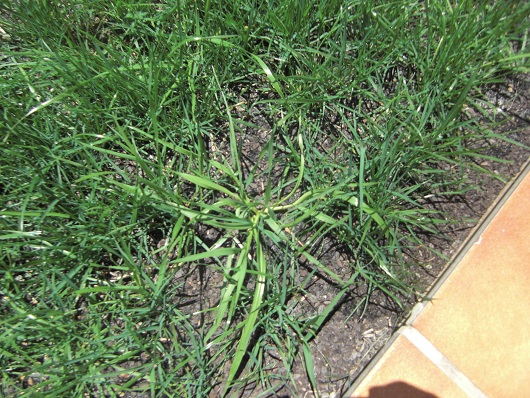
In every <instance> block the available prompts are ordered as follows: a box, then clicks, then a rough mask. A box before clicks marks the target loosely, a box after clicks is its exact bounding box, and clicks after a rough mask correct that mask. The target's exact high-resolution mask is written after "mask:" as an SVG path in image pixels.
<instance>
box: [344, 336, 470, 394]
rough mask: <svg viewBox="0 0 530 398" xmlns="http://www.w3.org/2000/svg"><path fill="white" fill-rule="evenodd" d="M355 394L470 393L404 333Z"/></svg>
mask: <svg viewBox="0 0 530 398" xmlns="http://www.w3.org/2000/svg"><path fill="white" fill-rule="evenodd" d="M351 397H352V398H353V397H363V398H389V397H391V398H465V397H466V395H465V394H464V393H463V392H462V391H461V390H460V389H459V388H458V386H456V384H454V383H453V382H452V381H451V380H450V379H449V378H448V377H446V376H445V374H444V373H443V372H442V371H441V370H439V369H438V368H437V367H436V366H435V365H434V364H432V363H431V362H430V361H429V360H428V359H427V357H425V355H423V354H422V353H421V352H420V351H419V350H418V349H417V348H416V347H415V346H414V345H412V344H411V343H410V342H409V341H408V340H407V339H406V338H405V337H403V336H402V335H400V336H398V338H397V339H396V341H394V343H393V344H392V346H391V347H390V348H389V349H388V350H387V351H386V353H385V354H384V356H383V357H382V358H381V360H380V361H379V362H378V363H377V364H376V366H375V367H374V369H372V371H371V372H370V373H369V374H368V376H367V377H366V378H365V379H364V380H363V382H362V383H361V384H360V385H359V387H358V388H357V389H356V390H355V392H354V393H353V395H351Z"/></svg>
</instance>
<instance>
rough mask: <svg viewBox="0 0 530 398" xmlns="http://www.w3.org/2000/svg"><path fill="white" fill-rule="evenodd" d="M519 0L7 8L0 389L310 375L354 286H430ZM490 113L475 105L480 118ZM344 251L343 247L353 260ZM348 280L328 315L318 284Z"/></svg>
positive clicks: (263, 387) (514, 59) (1, 54)
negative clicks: (315, 296)
mask: <svg viewBox="0 0 530 398" xmlns="http://www.w3.org/2000/svg"><path fill="white" fill-rule="evenodd" d="M528 15H530V5H529V4H528V3H527V2H521V1H508V0H507V1H472V0H462V1H459V2H455V1H446V0H430V1H419V0H417V1H413V0H400V1H346V0H343V1H340V0H320V1H304V0H297V1H295V0H267V1H261V2H257V1H256V2H255V1H252V0H232V1H224V2H217V1H213V2H212V1H209V0H202V1H200V0H194V1H191V0H180V1H176V2H171V1H158V2H152V3H150V2H145V3H140V2H136V1H132V0H116V1H109V0H107V1H101V0H78V1H72V2H69V1H64V0H49V1H46V0H38V1H29V0H20V1H14V0H6V1H3V2H2V3H1V4H0V28H1V29H0V39H1V41H0V76H1V78H0V107H1V108H0V109H1V111H2V112H1V116H0V245H1V252H0V315H1V318H0V325H1V327H0V373H1V375H2V376H1V384H0V395H2V396H6V397H7V396H13V397H14V396H17V397H19V396H20V397H34V396H39V397H40V396H50V397H51V396H53V397H58V396H64V397H74V396H75V397H82V396H94V397H107V396H108V397H121V396H131V397H132V396H142V397H144V396H145V397H172V396H175V397H185V396H186V397H206V396H217V395H226V396H238V394H242V391H244V390H245V389H248V388H253V389H254V390H252V391H253V392H252V393H251V394H253V395H255V396H257V395H259V394H262V395H263V396H267V395H269V396H270V395H274V392H275V391H278V390H279V389H281V388H284V389H285V388H288V389H292V394H293V396H296V390H294V387H293V381H292V377H291V376H292V374H291V370H292V368H293V365H294V363H295V362H296V361H302V362H303V363H304V364H305V367H306V372H307V377H308V380H309V381H310V383H311V384H312V386H313V389H314V390H315V392H318V381H317V380H316V378H315V376H314V369H313V359H312V352H311V346H310V342H311V340H312V339H314V337H315V336H316V335H317V334H318V332H319V330H320V329H321V327H322V326H323V325H324V323H325V322H326V320H327V319H329V317H330V316H331V315H332V314H333V312H334V311H335V310H336V309H337V307H338V306H339V305H340V304H341V303H342V302H343V300H344V299H345V298H346V297H350V296H349V294H350V293H351V291H352V290H353V289H357V290H358V289H359V287H361V288H362V289H361V290H362V291H364V292H365V293H364V295H363V296H360V297H358V298H357V301H356V304H355V310H354V311H352V313H351V316H352V317H358V316H362V312H363V308H365V306H366V304H367V302H368V300H369V297H370V294H372V293H373V292H375V291H378V292H382V293H384V294H385V295H387V296H388V297H389V298H390V299H391V300H393V301H394V302H395V303H396V304H397V305H400V304H401V303H402V300H403V298H406V297H411V296H417V297H421V294H422V292H421V291H417V289H416V287H415V284H414V283H413V277H412V276H411V274H412V272H411V270H413V269H414V267H415V266H416V264H411V263H410V262H409V261H406V260H405V259H406V258H407V257H406V256H404V255H403V253H404V252H405V251H406V250H407V249H409V248H410V247H413V246H415V245H421V244H422V239H423V237H424V236H425V234H429V233H433V234H436V233H437V230H438V229H437V228H438V225H440V224H441V223H445V222H448V220H446V218H445V217H444V215H443V214H440V213H437V212H436V211H434V210H433V209H432V208H430V207H429V206H428V205H427V201H426V198H428V197H432V196H433V195H436V196H440V197H441V196H447V197H450V196H451V195H455V194H458V193H462V192H464V191H466V190H468V189H471V188H472V187H471V186H470V185H469V183H468V181H467V174H466V170H469V169H470V168H471V169H474V170H475V171H478V172H485V173H487V172H488V171H487V170H485V169H483V168H482V167H481V166H480V162H476V160H477V159H485V160H488V161H492V160H494V159H493V158H491V157H490V156H488V155H487V154H486V153H485V152H484V151H482V150H481V148H482V144H481V143H483V142H485V140H487V139H490V138H495V139H505V140H507V141H509V139H508V138H507V137H503V136H500V135H498V134H496V133H494V132H493V128H494V127H495V125H496V124H497V120H496V119H495V115H494V113H493V112H491V109H492V105H491V104H490V103H489V101H488V99H487V96H486V95H485V92H484V90H485V89H486V88H487V87H488V86H489V85H491V84H495V83H499V82H503V81H504V79H505V78H506V77H507V76H513V75H514V74H517V73H519V72H528V71H529V67H528V56H529V54H528V48H527V38H528V37H527V36H528V28H529V27H530V24H529V20H528ZM477 115H480V117H478V116H477ZM330 253H340V255H341V256H342V258H343V259H344V261H342V262H340V264H339V263H337V262H336V261H334V260H333V258H334V257H333V256H332V255H331V254H330ZM316 283H317V284H318V283H321V284H326V285H328V286H330V288H329V289H331V290H332V291H333V292H334V294H333V296H332V297H328V300H326V301H325V302H324V303H323V305H320V306H319V307H318V309H312V308H309V307H308V306H307V305H306V304H307V292H308V291H309V290H310V289H311V287H312V286H314V285H315V284H316Z"/></svg>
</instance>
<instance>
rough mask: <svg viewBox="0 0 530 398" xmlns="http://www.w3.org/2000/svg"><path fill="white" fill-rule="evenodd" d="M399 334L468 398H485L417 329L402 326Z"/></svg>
mask: <svg viewBox="0 0 530 398" xmlns="http://www.w3.org/2000/svg"><path fill="white" fill-rule="evenodd" d="M401 334H402V335H403V336H405V337H406V338H407V339H408V340H409V341H410V342H411V343H412V344H414V346H416V348H417V349H418V350H420V351H421V352H422V353H423V355H425V356H426V357H427V359H429V360H430V361H431V362H432V363H433V364H434V365H436V366H437V367H438V368H439V369H440V370H441V371H442V372H444V373H445V374H446V375H447V377H449V378H450V379H451V380H452V381H453V382H454V383H455V384H456V385H457V386H458V387H460V389H461V390H462V391H464V393H466V394H467V396H468V397H470V398H487V395H486V394H484V393H483V392H482V391H480V389H479V388H478V387H477V386H476V385H475V384H474V383H473V382H472V381H471V380H470V379H469V378H468V377H467V376H466V375H465V374H464V373H462V372H461V371H460V370H459V369H458V368H457V367H456V366H455V365H454V364H453V363H452V362H451V361H450V360H449V359H447V357H445V356H444V355H443V354H442V353H441V352H440V351H439V350H438V349H437V348H436V347H435V346H434V345H433V344H432V343H431V342H430V341H429V340H428V339H427V338H426V337H425V336H424V335H423V334H421V333H420V332H419V331H418V329H416V328H415V327H413V326H410V325H409V326H403V327H402V329H401Z"/></svg>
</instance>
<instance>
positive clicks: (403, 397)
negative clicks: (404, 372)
mask: <svg viewBox="0 0 530 398" xmlns="http://www.w3.org/2000/svg"><path fill="white" fill-rule="evenodd" d="M389 397H392V398H439V397H438V396H437V395H434V394H431V393H429V392H427V391H424V390H420V389H419V388H417V387H414V386H411V385H410V384H407V383H404V382H402V381H398V382H395V383H390V384H386V385H383V386H377V387H371V388H370V390H369V395H368V396H367V397H362V398H389Z"/></svg>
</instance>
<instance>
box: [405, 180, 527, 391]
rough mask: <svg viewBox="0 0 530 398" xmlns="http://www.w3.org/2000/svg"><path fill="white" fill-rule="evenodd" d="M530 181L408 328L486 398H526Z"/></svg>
mask: <svg viewBox="0 0 530 398" xmlns="http://www.w3.org/2000/svg"><path fill="white" fill-rule="evenodd" d="M529 314H530V174H528V175H527V176H526V178H525V179H524V180H523V181H522V182H521V184H520V185H519V186H518V187H517V189H516V190H515V191H514V192H513V193H512V195H511V196H510V198H509V199H508V200H507V201H506V203H505V204H504V205H503V206H502V208H501V209H500V211H499V212H498V213H497V215H496V216H495V217H494V218H493V220H492V221H491V222H490V224H489V225H488V226H486V228H485V230H484V231H483V232H482V234H481V235H480V237H479V238H478V239H476V241H475V244H474V245H473V246H472V248H471V249H470V250H469V251H468V253H467V254H466V255H465V256H464V258H463V259H462V261H461V262H460V264H458V265H457V267H456V269H455V270H454V271H453V273H452V274H451V275H450V276H449V277H448V279H447V280H446V282H445V283H444V284H443V285H442V286H441V288H440V289H439V290H438V292H437V293H436V295H435V297H434V300H433V301H432V302H431V303H429V304H428V305H427V307H426V308H425V310H424V311H423V312H422V313H421V314H420V315H419V316H418V318H417V319H416V320H415V321H414V323H413V326H414V327H415V328H416V329H418V330H419V331H420V332H421V333H422V334H423V335H424V336H425V337H427V338H428V339H429V340H430V341H431V342H432V343H433V344H434V345H435V346H436V347H437V348H438V349H439V350H440V351H441V352H442V353H443V354H444V355H445V356H446V357H447V358H448V359H449V360H450V361H451V362H452V363H454V364H455V365H456V367H457V368H458V369H460V370H461V371H462V372H463V373H464V374H466V375H467V377H468V378H469V379H471V380H472V381H473V382H474V383H475V385H477V387H479V388H480V389H481V390H482V391H483V392H484V393H485V394H486V395H488V396H491V397H528V396H530V315H529Z"/></svg>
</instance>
